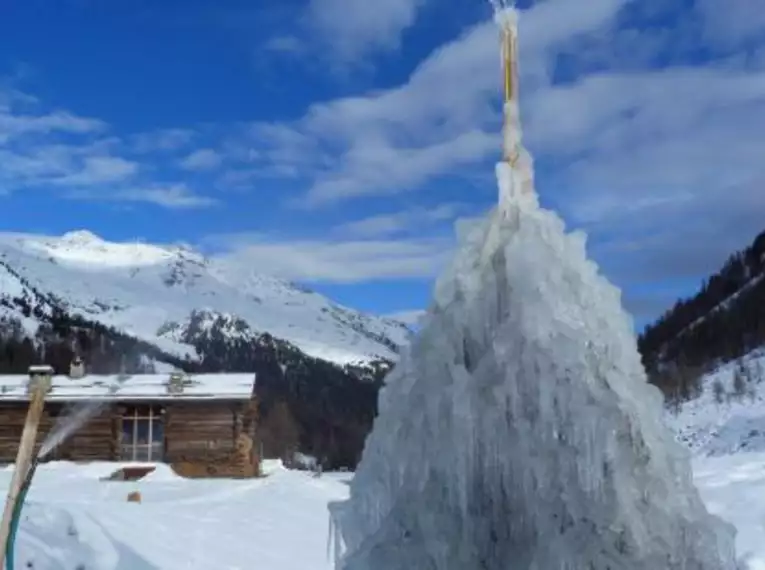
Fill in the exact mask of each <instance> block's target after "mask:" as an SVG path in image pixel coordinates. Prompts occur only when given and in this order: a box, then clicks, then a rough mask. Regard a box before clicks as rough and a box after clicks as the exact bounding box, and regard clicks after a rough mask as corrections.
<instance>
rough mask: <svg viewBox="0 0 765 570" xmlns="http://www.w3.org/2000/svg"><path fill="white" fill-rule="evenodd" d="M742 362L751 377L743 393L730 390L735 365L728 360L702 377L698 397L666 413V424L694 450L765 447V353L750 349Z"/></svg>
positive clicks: (701, 452)
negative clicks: (717, 393) (749, 352)
mask: <svg viewBox="0 0 765 570" xmlns="http://www.w3.org/2000/svg"><path fill="white" fill-rule="evenodd" d="M742 364H743V366H744V369H745V370H748V371H749V377H750V378H751V380H750V381H749V383H748V385H747V386H746V391H745V393H743V394H741V395H740V396H738V397H737V396H736V395H735V394H734V392H735V389H734V373H735V370H736V368H737V367H738V366H739V365H738V364H737V363H735V362H731V363H729V364H726V365H724V366H721V367H719V368H718V369H717V370H715V371H714V372H712V373H710V374H708V375H706V376H705V377H704V378H703V379H702V381H701V384H702V393H701V394H700V395H699V397H697V398H694V399H692V400H690V401H688V402H685V403H684V404H683V405H682V406H681V407H680V409H679V410H678V411H677V413H672V414H669V415H668V417H667V423H668V425H669V426H670V427H671V429H672V430H673V431H674V432H675V433H677V437H678V439H679V440H680V441H681V442H683V443H684V444H685V445H686V446H687V447H688V448H689V449H691V451H692V452H693V453H694V454H698V455H728V454H731V453H736V452H739V451H765V354H764V353H762V352H753V353H752V354H751V355H749V356H748V357H747V358H745V359H743V360H742ZM716 390H718V391H719V394H720V395H719V396H716V395H715V391H716ZM718 400H719V401H718Z"/></svg>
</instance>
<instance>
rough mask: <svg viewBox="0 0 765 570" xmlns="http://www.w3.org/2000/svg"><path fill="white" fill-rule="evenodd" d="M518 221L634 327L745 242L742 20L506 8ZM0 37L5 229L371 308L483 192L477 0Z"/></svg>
mask: <svg viewBox="0 0 765 570" xmlns="http://www.w3.org/2000/svg"><path fill="white" fill-rule="evenodd" d="M519 6H520V7H521V8H524V9H525V10H524V12H523V16H522V20H521V40H520V43H521V57H522V64H521V73H522V81H523V86H522V111H523V118H524V123H525V129H526V141H527V144H528V146H529V148H530V150H531V152H532V154H533V155H534V156H535V159H536V164H537V181H538V191H539V193H540V196H541V199H542V202H543V203H544V204H545V205H547V206H550V207H554V208H555V209H556V210H558V211H559V212H560V213H561V215H562V216H563V217H564V218H565V219H566V221H567V222H568V223H569V225H570V226H571V227H576V228H582V229H585V230H586V231H588V233H589V234H590V242H589V243H590V251H591V253H592V255H593V256H594V257H595V259H596V260H597V261H598V262H599V263H601V265H602V267H603V270H604V271H605V273H606V274H607V275H608V276H609V277H610V278H611V279H612V280H613V281H614V282H615V283H616V284H617V285H619V286H621V287H623V288H624V290H625V304H626V306H627V308H628V309H630V310H631V311H632V312H633V314H634V315H635V316H636V318H637V320H638V322H639V323H642V322H645V320H646V319H649V318H651V317H653V316H656V315H657V313H658V312H660V311H661V310H663V309H664V308H666V307H668V306H669V305H671V304H672V301H673V300H674V299H675V298H676V297H677V296H678V295H681V294H685V293H688V292H691V291H692V290H693V289H694V288H695V287H696V285H697V284H698V283H699V281H700V279H701V278H702V277H703V276H704V275H706V274H708V273H709V272H710V271H711V270H713V269H715V268H716V267H717V266H718V265H720V263H721V262H722V261H723V260H724V258H725V257H726V256H727V255H728V254H729V253H730V252H731V251H732V250H733V249H736V248H739V247H741V246H743V245H745V244H746V243H747V242H748V241H749V240H751V239H752V238H753V237H754V235H755V234H756V233H758V232H759V231H762V229H764V228H765V223H763V222H764V221H765V215H763V214H764V213H765V184H763V182H765V160H763V158H762V157H763V156H765V137H763V136H762V132H763V128H765V10H762V8H761V6H759V5H758V3H757V1H756V0H726V1H725V2H721V1H720V0H662V1H659V0H639V1H629V0H588V1H587V2H581V1H574V0H546V1H540V2H523V3H519ZM2 10H3V12H4V13H3V14H2V17H0V207H1V208H2V210H0V211H2V212H3V216H2V218H1V219H2V228H0V229H3V230H5V231H26V232H39V233H48V234H58V233H63V232H66V231H69V230H72V229H79V228H87V229H89V230H91V231H93V232H95V233H97V234H99V235H101V236H102V237H104V238H106V239H112V240H123V239H133V238H136V237H140V238H143V239H146V240H149V241H155V242H167V243H170V242H178V241H181V242H185V243H191V244H195V245H197V246H198V247H200V248H202V249H204V250H206V251H209V252H210V253H212V254H216V255H229V256H236V257H238V258H240V259H241V261H242V263H247V264H250V265H252V266H254V267H262V270H263V271H264V272H265V273H270V274H275V275H278V276H282V277H285V278H288V279H293V280H296V281H301V282H308V283H310V284H311V286H312V287H314V288H315V289H317V290H319V291H321V292H324V293H327V294H329V295H330V296H332V297H334V298H336V299H338V300H340V301H341V302H343V303H345V304H348V305H351V306H354V307H358V308H361V309H364V310H370V311H374V312H379V313H392V312H398V311H409V310H416V309H419V308H421V307H423V306H424V305H426V304H427V302H428V298H429V294H430V288H431V284H432V279H433V277H434V275H435V274H436V273H437V272H438V270H439V268H441V267H442V266H443V264H444V263H445V260H447V259H448V257H449V254H450V252H451V251H453V248H454V247H455V242H454V237H453V235H454V232H453V229H452V228H453V223H454V221H455V219H457V218H460V217H472V216H475V215H479V214H481V213H482V212H484V211H485V210H486V209H487V208H489V207H490V206H491V205H492V203H493V201H494V200H495V196H496V186H495V183H494V180H493V168H492V164H493V162H495V161H496V160H497V158H498V156H499V152H498V151H499V145H500V140H499V135H498V130H499V125H500V118H499V62H498V47H497V36H496V31H495V29H494V28H493V26H492V24H491V22H490V8H489V5H488V2H482V1H481V0H386V1H385V2H376V3H369V2H363V1H361V0H305V1H303V0H300V1H292V0H290V1H279V2H273V1H270V0H269V1H263V2H257V3H256V2H251V1H233V0H221V1H217V2H208V1H202V0H191V1H188V0H186V1H183V2H181V1H180V0H172V1H171V0H154V1H148V0H145V1H141V2H136V1H134V0H131V1H128V0H112V1H110V2H98V1H96V0H59V1H57V2H48V1H43V0H29V1H27V2H16V3H6V5H5V6H4V7H3V8H2Z"/></svg>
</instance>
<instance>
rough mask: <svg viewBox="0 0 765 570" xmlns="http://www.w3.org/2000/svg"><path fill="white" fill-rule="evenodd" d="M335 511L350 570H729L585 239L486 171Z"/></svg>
mask: <svg viewBox="0 0 765 570" xmlns="http://www.w3.org/2000/svg"><path fill="white" fill-rule="evenodd" d="M497 172H498V178H499V184H500V194H501V196H503V200H502V202H501V203H500V205H499V207H498V208H496V209H495V210H494V211H493V212H492V213H491V214H490V216H489V217H488V219H487V220H486V221H485V222H484V223H483V224H479V225H477V226H474V227H473V228H472V229H470V230H469V231H467V232H466V235H463V236H462V241H463V243H462V247H461V249H460V251H459V252H458V254H457V255H456V258H455V259H454V261H453V264H452V266H451V268H449V269H448V270H447V271H446V272H445V274H444V275H443V276H442V277H441V278H440V279H439V281H438V282H437V285H436V290H435V301H434V304H433V307H432V308H431V310H430V312H429V315H428V317H427V318H426V320H425V322H424V323H423V328H422V330H421V331H420V333H419V335H418V336H417V338H416V340H415V341H414V342H413V344H412V346H411V347H410V349H409V350H408V352H407V354H405V355H404V357H403V358H402V360H401V361H400V363H399V364H398V366H397V367H396V368H395V369H394V371H393V372H392V373H391V374H390V375H389V376H388V379H387V383H386V386H385V388H384V389H383V390H382V392H381V394H380V402H379V404H380V414H379V417H378V418H377V421H376V422H375V426H374V429H373V432H372V434H371V435H370V437H369V439H368V441H367V445H366V448H365V451H364V456H363V459H362V461H361V464H360V466H359V469H358V471H357V473H356V475H355V477H354V479H353V482H352V486H351V498H350V499H349V500H348V501H347V502H345V503H339V504H336V505H333V506H332V507H331V508H332V510H333V514H334V520H335V523H336V525H337V529H338V534H339V536H340V537H341V538H342V542H343V543H344V547H345V552H344V553H343V555H342V556H341V558H340V559H339V560H338V567H339V568H342V569H344V570H405V569H417V570H430V569H432V570H435V569H438V570H452V569H453V570H474V569H475V570H477V569H485V570H495V569H496V570H499V569H508V568H513V569H518V570H526V569H528V570H558V569H560V570H564V569H566V570H606V569H611V570H620V569H625V570H626V569H629V570H633V569H634V570H637V569H640V570H658V569H662V570H674V569H678V570H679V569H683V570H691V569H694V570H701V569H704V570H707V569H708V570H712V569H732V568H735V567H736V565H735V562H734V530H733V528H732V527H731V526H729V525H727V524H725V523H723V522H722V521H721V520H719V519H717V518H716V517H713V516H712V515H710V514H708V512H707V511H706V509H705V507H704V505H703V504H702V502H701V500H700V498H699V495H698V492H697V490H696V488H695V487H694V486H693V483H692V479H691V471H690V463H689V456H688V453H687V451H685V450H684V449H682V448H681V447H680V446H679V445H678V444H677V443H676V442H675V441H674V440H673V437H672V435H671V433H670V432H669V430H667V428H666V427H665V425H664V424H663V422H662V406H661V396H660V394H659V392H658V391H657V390H656V388H654V387H653V386H650V385H649V384H648V383H647V381H646V376H645V373H644V370H643V367H642V364H641V362H640V357H639V355H638V351H637V347H636V342H635V338H634V335H633V332H632V324H631V321H630V319H629V317H628V316H627V315H626V313H625V312H624V311H623V309H622V307H621V301H620V293H619V291H618V290H617V289H616V288H615V287H613V286H612V285H611V284H609V283H608V282H607V281H606V279H604V278H603V277H602V276H600V275H599V274H598V270H597V267H596V265H595V264H594V263H592V262H591V261H589V260H588V259H587V258H586V255H585V238H584V236H583V235H582V234H579V233H572V234H568V235H567V234H565V232H564V226H563V222H562V221H561V220H560V219H559V218H558V217H557V216H556V215H555V214H554V213H552V212H549V211H545V210H543V209H540V208H539V207H538V205H537V202H536V199H535V197H534V194H533V192H532V193H527V194H523V193H519V192H518V191H517V187H518V185H519V184H521V183H527V182H528V180H530V177H529V176H528V173H525V174H524V173H520V175H519V174H518V173H517V172H513V171H512V170H511V168H510V166H509V165H507V164H504V163H502V164H500V165H499V166H498V168H497Z"/></svg>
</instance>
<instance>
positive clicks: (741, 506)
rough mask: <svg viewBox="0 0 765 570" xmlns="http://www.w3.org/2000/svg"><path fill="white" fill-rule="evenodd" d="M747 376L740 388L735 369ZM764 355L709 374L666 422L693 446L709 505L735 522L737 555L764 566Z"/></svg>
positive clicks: (763, 569)
mask: <svg viewBox="0 0 765 570" xmlns="http://www.w3.org/2000/svg"><path fill="white" fill-rule="evenodd" d="M737 369H739V371H740V372H739V374H740V375H741V377H742V378H743V379H744V381H743V382H742V383H740V384H739V386H738V390H737V389H736V381H735V376H736V370H737ZM764 373H765V355H763V354H762V353H761V352H760V353H753V354H751V355H749V356H748V357H747V358H745V359H744V360H743V361H742V362H741V363H740V364H739V363H730V364H727V365H725V366H722V367H720V368H719V369H718V370H717V371H715V372H714V373H712V374H709V375H707V376H706V377H705V378H704V380H703V384H702V387H703V392H702V393H701V395H700V396H699V397H698V398H695V399H693V400H691V401H689V402H686V403H685V404H683V406H681V408H680V410H679V411H678V412H677V413H669V414H668V415H667V423H668V424H669V426H670V428H671V429H673V430H674V431H675V432H676V433H677V436H678V439H679V440H680V441H681V442H683V443H684V444H685V445H686V446H687V447H689V448H690V449H691V452H692V454H693V472H694V477H695V479H696V483H697V485H698V487H699V489H700V491H701V495H702V498H703V499H704V501H705V502H706V504H707V508H708V509H709V510H710V511H712V512H714V513H715V514H718V515H719V516H721V517H722V518H724V519H726V520H728V521H729V522H731V523H733V524H734V525H735V526H736V528H737V530H738V535H737V537H736V547H737V550H738V554H739V556H740V557H742V558H743V559H744V560H746V561H747V562H748V563H749V570H765V542H764V541H763V537H764V536H765V374H764Z"/></svg>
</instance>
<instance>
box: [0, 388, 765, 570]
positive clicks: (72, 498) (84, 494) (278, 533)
mask: <svg viewBox="0 0 765 570" xmlns="http://www.w3.org/2000/svg"><path fill="white" fill-rule="evenodd" d="M709 378H710V379H711V380H708V381H707V383H711V382H712V381H713V380H714V379H715V377H714V375H712V376H710V377H709ZM745 402H746V403H745V404H742V405H741V406H738V405H737V406H736V410H737V412H736V413H749V414H752V416H753V415H754V414H755V410H759V413H761V414H763V415H765V406H763V404H761V403H758V401H755V403H751V400H746V401H745ZM689 405H690V406H691V407H692V408H693V409H694V410H695V411H696V412H697V413H696V414H695V415H693V416H690V415H689V416H687V417H686V419H685V420H683V421H682V426H683V428H684V429H685V430H686V432H688V431H690V430H692V429H693V420H694V418H695V419H697V420H698V421H699V425H698V427H699V429H703V428H704V425H705V420H704V418H707V417H712V416H713V414H714V411H715V410H718V409H721V408H722V407H724V406H722V407H721V406H720V405H719V404H717V403H716V402H714V401H713V400H706V401H704V400H701V401H696V402H695V403H694V402H690V403H689ZM702 405H703V408H704V409H702ZM706 408H708V409H706ZM689 409H690V408H689ZM702 412H703V413H702ZM681 414H682V412H681ZM674 417H675V416H674V415H672V416H670V419H671V418H674ZM677 425H680V424H677ZM457 451H458V453H462V452H463V451H464V449H462V448H459V449H458V450H457ZM763 464H765V453H763V452H745V451H743V450H739V451H737V452H731V453H729V454H727V455H717V456H705V455H703V454H701V453H700V451H698V450H697V454H696V455H695V456H694V458H693V468H694V478H695V481H696V484H697V485H698V487H699V490H700V492H701V497H702V499H703V500H704V502H705V504H706V506H707V508H708V509H709V510H710V511H711V512H713V513H715V514H717V515H719V516H721V517H723V518H724V519H725V520H727V521H729V522H730V523H733V524H734V525H735V526H736V528H737V531H738V532H737V535H736V546H737V550H738V553H739V555H740V556H741V557H742V558H743V559H744V560H746V561H747V563H748V567H747V570H765V542H763V540H762V536H765V470H764V469H762V465H763ZM137 465H145V464H142V463H111V462H93V463H89V464H73V463H69V462H51V463H46V464H43V465H42V466H40V468H39V471H38V473H37V475H36V476H35V479H34V482H33V484H32V487H31V490H30V493H29V498H28V500H27V506H26V507H25V509H24V517H23V521H22V524H21V527H20V532H19V536H18V542H17V564H18V567H19V568H25V567H26V566H25V564H26V562H28V561H30V560H34V569H35V570H74V569H76V568H77V564H84V570H209V569H210V568H220V569H225V570H237V569H239V570H249V569H250V568H254V567H258V568H264V569H265V570H330V569H331V568H333V564H332V560H331V558H330V557H328V552H327V538H328V536H330V528H329V520H328V516H327V506H328V504H332V503H335V502H337V501H342V500H343V499H346V498H347V497H348V492H349V489H350V488H349V486H348V484H347V483H348V481H349V479H350V478H351V476H352V475H351V474H347V473H343V474H340V473H325V474H324V475H323V476H322V477H320V478H314V477H313V476H312V475H311V474H310V473H308V472H304V471H288V470H286V469H284V468H283V467H282V466H281V464H280V463H279V462H278V461H265V462H264V463H263V471H264V473H266V474H267V477H264V478H262V479H251V480H232V479H209V480H187V479H182V478H180V477H178V476H177V475H176V474H175V473H174V472H173V471H172V469H170V468H169V467H168V466H167V465H163V464H148V465H153V466H155V467H156V470H155V471H154V472H153V473H150V474H149V475H147V476H146V477H144V478H143V479H142V480H141V481H137V482H118V481H109V482H107V481H103V480H102V479H104V478H106V477H109V476H110V475H111V474H112V473H114V472H115V471H116V470H117V469H119V468H120V467H124V466H137ZM12 470H13V467H12V466H8V467H5V468H1V467H0V493H4V492H6V491H7V487H8V485H9V483H10V480H11V477H12V473H13V471H12ZM131 491H139V492H140V493H141V495H142V503H141V504H140V505H137V504H132V503H127V502H126V497H127V494H128V493H129V492H131ZM415 567H417V566H409V567H408V568H415ZM623 567H624V566H613V567H612V568H614V569H617V568H623ZM630 568H631V567H630ZM656 568H662V569H663V568H665V567H664V566H657V567H656ZM543 570H547V569H543Z"/></svg>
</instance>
